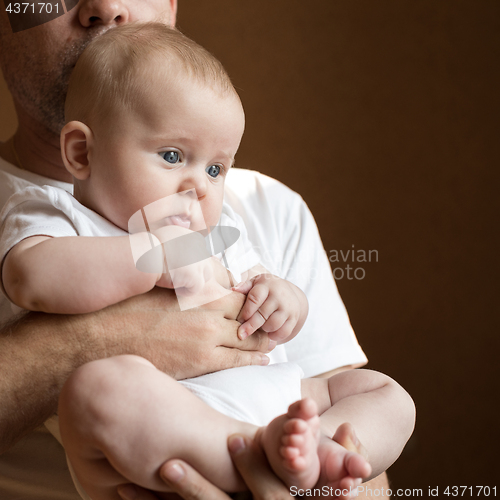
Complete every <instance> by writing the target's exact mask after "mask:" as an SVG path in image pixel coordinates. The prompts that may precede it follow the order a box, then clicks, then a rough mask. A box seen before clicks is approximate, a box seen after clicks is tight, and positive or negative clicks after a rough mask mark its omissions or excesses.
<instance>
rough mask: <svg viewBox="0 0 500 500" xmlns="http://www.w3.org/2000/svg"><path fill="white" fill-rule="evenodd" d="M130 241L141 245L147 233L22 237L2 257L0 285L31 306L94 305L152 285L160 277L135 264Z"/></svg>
mask: <svg viewBox="0 0 500 500" xmlns="http://www.w3.org/2000/svg"><path fill="white" fill-rule="evenodd" d="M132 243H133V244H136V245H137V246H138V247H139V248H144V251H146V250H148V249H150V248H151V246H150V235H148V233H138V234H134V235H131V236H130V237H129V236H117V237H84V236H70V237H61V238H51V237H47V236H33V237H30V238H26V239H25V240H22V241H21V242H19V243H18V244H17V245H16V246H15V247H14V248H12V250H11V251H10V252H9V253H8V254H7V256H6V258H5V260H4V263H3V266H2V280H3V286H4V288H5V291H6V292H7V295H8V296H9V298H10V300H11V301H12V302H14V303H15V304H17V305H18V306H20V307H23V308H25V309H29V310H32V311H43V312H51V313H61V314H80V313H88V312H93V311H97V310H99V309H102V308H104V307H106V306H109V305H111V304H115V303H117V302H120V301H122V300H125V299H127V298H129V297H133V296H135V295H139V294H141V293H145V292H147V291H149V290H151V289H152V288H153V287H154V286H155V284H156V282H157V281H158V279H159V278H160V277H161V275H160V274H154V273H144V272H141V271H138V270H137V269H136V267H135V264H134V260H133V258H132V252H131V244H132ZM157 243H158V244H159V241H158V242H157Z"/></svg>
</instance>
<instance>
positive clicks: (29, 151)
mask: <svg viewBox="0 0 500 500" xmlns="http://www.w3.org/2000/svg"><path fill="white" fill-rule="evenodd" d="M17 112H18V118H19V126H18V129H17V131H16V133H15V134H14V137H13V138H11V139H10V141H12V140H13V141H14V148H12V144H10V141H9V144H7V143H5V144H3V145H2V146H3V147H2V148H1V150H0V155H1V156H2V157H3V158H4V159H5V160H7V161H10V162H11V163H14V164H15V165H16V166H18V167H19V168H21V169H23V170H29V171H30V172H34V173H35V174H39V175H42V176H44V177H49V178H51V179H56V180H58V181H65V182H72V181H73V179H72V177H71V175H70V173H69V172H68V171H67V170H66V169H65V168H64V164H63V162H62V159H61V150H60V145H59V136H58V135H57V134H54V133H53V132H50V131H49V130H47V129H46V128H45V127H44V126H43V125H41V124H40V123H39V122H36V121H34V120H33V119H32V118H31V117H28V116H27V115H26V114H25V113H24V112H23V111H22V110H20V109H18V108H17ZM14 151H15V153H14Z"/></svg>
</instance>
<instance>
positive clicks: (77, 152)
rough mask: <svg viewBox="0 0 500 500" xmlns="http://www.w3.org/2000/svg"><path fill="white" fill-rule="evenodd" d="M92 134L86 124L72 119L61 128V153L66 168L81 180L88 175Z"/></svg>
mask: <svg viewBox="0 0 500 500" xmlns="http://www.w3.org/2000/svg"><path fill="white" fill-rule="evenodd" d="M92 139H93V134H92V130H90V128H89V127H87V125H85V124H84V123H82V122H78V121H72V122H69V123H67V124H66V125H64V127H63V129H62V130H61V154H62V159H63V162H64V166H65V167H66V170H67V171H68V172H69V173H70V174H71V175H72V176H73V177H75V178H76V179H79V180H81V181H83V180H85V179H87V178H88V177H89V176H90V163H89V148H90V145H91V143H92Z"/></svg>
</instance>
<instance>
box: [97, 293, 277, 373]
mask: <svg viewBox="0 0 500 500" xmlns="http://www.w3.org/2000/svg"><path fill="white" fill-rule="evenodd" d="M244 298H245V297H244V296H243V295H241V294H239V293H231V294H230V295H227V296H225V297H222V298H221V299H219V300H216V301H214V302H211V303H209V304H206V305H204V306H201V307H198V308H193V309H188V310H186V311H179V309H178V306H177V301H176V298H175V294H174V292H173V291H172V290H166V289H154V290H152V291H151V292H149V293H147V294H144V295H142V296H138V297H134V298H132V299H129V300H127V301H124V302H122V303H120V304H116V305H114V306H112V307H111V308H107V309H104V310H102V311H99V312H98V313H96V315H95V316H94V322H95V328H97V329H100V330H103V329H104V328H105V327H109V326H114V329H115V330H116V345H114V344H113V342H112V341H111V342H110V340H111V339H110V338H109V333H108V336H107V337H108V338H107V339H105V341H106V342H107V344H108V346H103V348H107V355H106V356H105V357H109V356H114V355H118V354H124V353H130V354H136V355H138V356H142V357H144V358H145V359H147V360H149V361H151V362H152V363H153V364H154V365H155V366H156V367H157V368H158V369H159V370H162V371H164V372H165V373H167V374H168V375H170V376H172V377H174V378H176V379H177V380H181V379H184V378H190V377H197V376H199V375H204V374H206V373H211V372H214V371H219V370H224V369H227V368H234V367H237V366H246V365H266V364H268V362H269V358H268V357H267V356H265V354H264V353H266V352H269V351H270V350H272V348H274V346H275V345H276V343H275V342H272V341H269V339H268V338H267V334H266V333H264V332H256V335H255V339H250V338H249V339H246V340H245V341H241V340H240V339H239V338H238V337H237V334H236V332H237V329H238V327H239V326H240V325H239V323H238V322H237V321H236V317H237V316H238V313H239V311H240V309H241V307H242V305H243V301H244ZM110 323H113V325H110ZM117 327H118V328H117ZM102 333H103V334H104V333H105V332H104V331H103V332H102ZM252 337H254V335H252ZM109 344H111V345H109ZM103 357H104V356H103Z"/></svg>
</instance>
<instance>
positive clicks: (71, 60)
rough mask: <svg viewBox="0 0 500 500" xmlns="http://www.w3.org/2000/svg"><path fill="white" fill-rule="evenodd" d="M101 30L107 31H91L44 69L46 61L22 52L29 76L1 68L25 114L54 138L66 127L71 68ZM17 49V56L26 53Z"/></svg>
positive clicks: (23, 72) (20, 48)
mask: <svg viewBox="0 0 500 500" xmlns="http://www.w3.org/2000/svg"><path fill="white" fill-rule="evenodd" d="M104 31H107V29H103V28H102V27H101V28H96V29H95V30H90V31H89V32H88V33H87V36H86V37H85V38H84V39H80V40H75V41H73V42H72V43H71V45H69V46H67V47H64V49H63V50H61V52H60V53H59V55H58V56H52V59H51V60H53V61H56V62H55V64H53V65H52V67H49V68H47V67H46V61H43V60H40V58H39V57H38V58H37V55H36V54H33V53H32V54H29V53H25V54H22V60H24V61H25V63H26V66H27V67H29V68H31V71H30V72H29V73H28V72H27V71H26V70H24V71H21V72H12V71H9V65H8V64H7V65H6V66H7V67H5V68H3V69H4V77H5V79H6V81H7V85H8V87H9V89H10V90H11V92H12V94H13V95H14V96H15V98H16V100H17V101H18V103H19V104H20V106H21V107H22V108H23V109H24V111H25V113H27V114H28V116H30V117H32V118H34V119H35V120H36V121H38V122H39V123H40V124H42V125H43V126H44V127H45V128H46V129H47V130H48V131H49V132H51V133H53V134H55V135H57V136H59V134H60V132H61V129H62V128H63V126H64V124H65V119H64V102H65V100H66V94H67V90H68V83H69V79H70V76H71V73H72V71H73V68H74V67H75V65H76V62H77V60H78V58H79V57H80V55H81V54H82V52H83V51H84V50H85V48H86V47H87V45H88V44H89V43H90V42H91V41H92V40H94V38H96V37H98V36H99V35H101V34H102V33H103V32H104ZM2 48H3V47H2ZM16 49H17V50H16V51H17V52H18V53H19V52H20V51H21V50H23V49H24V50H28V48H27V47H19V46H18V47H16Z"/></svg>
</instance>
